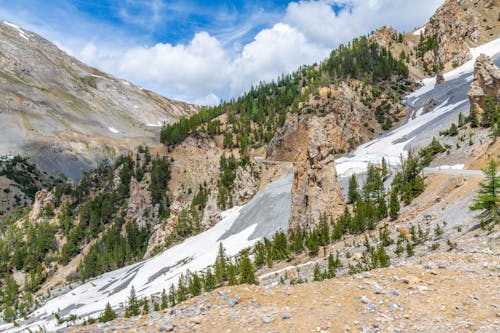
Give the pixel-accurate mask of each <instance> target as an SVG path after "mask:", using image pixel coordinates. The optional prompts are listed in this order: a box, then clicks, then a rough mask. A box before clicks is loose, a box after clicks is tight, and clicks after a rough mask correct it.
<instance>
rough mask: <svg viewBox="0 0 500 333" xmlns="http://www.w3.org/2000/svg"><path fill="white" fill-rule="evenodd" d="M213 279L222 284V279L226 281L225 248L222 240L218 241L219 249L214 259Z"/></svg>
mask: <svg viewBox="0 0 500 333" xmlns="http://www.w3.org/2000/svg"><path fill="white" fill-rule="evenodd" d="M215 279H216V280H217V283H218V284H222V283H223V282H224V281H227V258H226V250H225V249H224V246H223V245H222V242H220V243H219V251H218V253H217V258H216V259H215Z"/></svg>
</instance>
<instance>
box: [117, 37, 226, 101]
mask: <svg viewBox="0 0 500 333" xmlns="http://www.w3.org/2000/svg"><path fill="white" fill-rule="evenodd" d="M229 69H230V63H229V57H228V55H227V53H226V51H225V50H224V49H223V48H222V46H221V44H220V43H219V41H218V40H217V39H215V38H214V37H211V36H210V35H209V34H208V33H206V32H200V33H197V34H196V35H195V36H194V38H193V39H192V40H191V42H190V43H189V44H188V45H182V44H179V45H171V44H163V43H159V44H156V45H154V46H153V47H134V48H132V49H129V50H126V51H125V52H124V54H123V55H122V58H121V59H120V61H119V62H118V63H117V64H116V68H115V72H117V73H118V74H119V75H121V76H123V77H125V78H127V79H130V80H132V81H139V82H148V81H152V82H154V83H155V85H156V86H165V89H166V90H167V91H169V90H170V91H177V92H178V93H183V94H185V95H187V96H193V97H195V98H199V97H200V96H206V95H208V94H210V93H212V92H213V91H217V90H219V89H221V88H222V87H223V86H224V85H225V84H226V83H227V80H228V78H229V75H230V70H229Z"/></svg>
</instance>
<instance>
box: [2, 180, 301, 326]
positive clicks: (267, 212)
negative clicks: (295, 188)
mask: <svg viewBox="0 0 500 333" xmlns="http://www.w3.org/2000/svg"><path fill="white" fill-rule="evenodd" d="M292 181H293V174H289V175H287V176H286V177H284V178H281V179H279V180H276V181H274V182H272V183H270V184H269V185H267V186H266V187H265V188H264V190H262V191H261V192H259V193H258V194H257V195H256V196H255V197H254V198H252V200H250V201H249V202H248V203H247V204H246V205H245V206H236V207H233V208H231V209H229V210H226V211H224V212H222V213H221V218H222V219H221V220H220V221H219V222H218V223H217V224H216V225H214V226H213V227H212V228H210V229H208V230H206V231H204V232H202V233H200V234H198V235H196V236H193V237H191V238H188V239H186V240H185V241H183V242H182V243H180V244H177V245H175V246H173V247H171V248H169V249H168V250H166V251H165V252H163V253H161V254H159V255H157V256H156V257H153V258H150V259H147V260H145V261H143V262H140V263H137V264H133V265H130V266H127V267H123V268H120V269H118V270H115V271H112V272H109V273H105V274H103V275H101V276H98V277H96V278H95V279H93V280H91V281H89V282H87V283H84V284H82V285H80V286H78V287H76V288H74V289H72V290H71V291H69V292H67V293H66V294H63V295H60V296H57V297H55V298H53V299H51V300H49V301H47V303H45V305H43V306H42V307H40V308H38V309H37V310H35V311H34V312H33V313H32V314H31V315H30V317H29V318H28V320H27V321H26V322H24V323H23V322H22V321H21V322H19V324H20V326H19V327H13V326H12V325H11V324H4V325H1V324H0V331H6V330H7V331H11V332H21V331H23V332H24V331H26V330H28V329H30V328H31V329H37V328H38V327H39V325H40V326H44V327H45V329H46V330H47V331H53V330H56V329H58V328H61V326H60V325H59V324H58V323H57V320H56V319H54V318H53V317H52V316H51V315H52V314H53V313H58V312H59V311H60V309H69V308H70V309H71V311H70V313H71V314H74V315H77V316H79V317H81V318H86V317H87V316H89V315H91V316H93V317H96V316H98V315H99V313H100V312H101V311H102V310H103V309H104V307H105V306H106V303H107V302H109V303H110V304H111V306H112V307H115V308H116V307H118V306H119V305H120V304H121V303H124V302H126V301H127V298H128V296H129V294H130V289H131V288H132V286H134V288H135V290H136V292H137V296H138V297H145V296H148V297H149V296H150V295H152V294H156V293H161V292H162V290H163V289H167V290H168V288H169V287H170V285H171V284H172V283H176V282H177V280H178V278H179V276H180V274H185V273H186V272H187V271H188V270H189V271H191V272H195V271H201V270H203V269H205V268H206V267H207V266H208V265H211V264H213V263H214V261H215V258H216V256H217V251H218V248H219V243H221V242H222V244H223V245H224V247H225V249H226V253H227V254H228V255H229V256H234V255H236V254H237V253H238V252H239V251H241V250H242V249H245V248H247V247H249V246H252V245H254V244H255V243H256V242H257V241H259V240H260V239H261V238H262V237H264V236H266V237H271V235H272V234H274V233H275V232H276V231H277V230H281V229H283V228H284V227H285V228H286V225H287V224H288V218H289V216H290V208H291V198H290V192H291V189H292ZM243 208H245V210H246V211H247V214H246V216H245V210H243V211H242V209H243ZM257 210H261V213H262V214H260V215H259V216H256V215H254V214H248V211H250V212H255V211H257ZM273 214H274V215H273ZM255 233H257V236H255ZM75 304H77V305H78V306H74V305H75Z"/></svg>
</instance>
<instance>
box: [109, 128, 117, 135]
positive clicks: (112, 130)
mask: <svg viewBox="0 0 500 333" xmlns="http://www.w3.org/2000/svg"><path fill="white" fill-rule="evenodd" d="M108 130H109V131H110V132H113V133H115V134H118V133H120V131H118V130H117V129H116V128H113V127H108Z"/></svg>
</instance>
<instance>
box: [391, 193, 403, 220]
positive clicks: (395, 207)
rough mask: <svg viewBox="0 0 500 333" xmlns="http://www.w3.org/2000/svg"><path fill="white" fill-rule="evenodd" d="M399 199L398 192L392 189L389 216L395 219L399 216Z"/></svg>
mask: <svg viewBox="0 0 500 333" xmlns="http://www.w3.org/2000/svg"><path fill="white" fill-rule="evenodd" d="M399 209H400V206H399V200H398V192H397V191H396V190H395V189H393V190H392V191H391V199H390V201H389V216H390V217H391V219H393V220H395V219H397V218H398V216H399Z"/></svg>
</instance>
